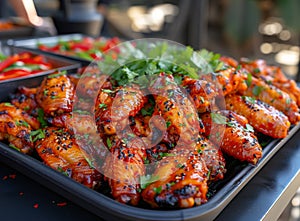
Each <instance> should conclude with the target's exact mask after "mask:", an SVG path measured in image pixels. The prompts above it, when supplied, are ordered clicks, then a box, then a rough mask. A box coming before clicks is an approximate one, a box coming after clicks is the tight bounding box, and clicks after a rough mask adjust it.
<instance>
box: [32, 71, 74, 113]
mask: <svg viewBox="0 0 300 221" xmlns="http://www.w3.org/2000/svg"><path fill="white" fill-rule="evenodd" d="M73 98H74V86H73V84H72V83H71V81H70V79H69V78H68V76H67V75H66V74H63V73H57V74H52V75H49V76H48V77H46V78H45V79H44V80H43V82H42V84H41V86H40V87H38V90H37V94H36V100H37V103H38V104H39V106H40V107H41V108H43V110H44V112H45V114H46V115H49V116H55V115H60V114H63V113H70V112H71V111H72V104H73Z"/></svg>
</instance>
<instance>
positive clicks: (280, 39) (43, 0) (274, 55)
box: [0, 0, 300, 81]
mask: <svg viewBox="0 0 300 221" xmlns="http://www.w3.org/2000/svg"><path fill="white" fill-rule="evenodd" d="M1 1H4V0H1ZM70 2H77V3H78V2H85V3H86V4H90V5H91V4H92V5H94V6H95V7H96V10H97V12H98V13H99V14H101V16H102V17H103V22H102V24H101V29H100V30H99V33H98V32H97V33H96V35H102V36H108V37H110V36H119V37H120V38H123V39H135V38H145V37H157V38H165V39H170V40H173V41H176V42H179V43H182V44H185V45H190V46H192V47H193V48H195V49H201V48H206V49H208V50H212V51H214V52H217V53H221V54H223V55H228V56H232V57H234V58H236V59H239V58H240V57H248V58H263V59H266V60H267V62H268V63H269V64H277V65H280V66H281V67H282V68H283V70H284V72H285V73H286V74H287V75H288V76H289V77H290V78H295V79H298V81H299V78H300V77H299V75H298V74H297V73H299V51H300V49H299V42H300V24H299V21H300V13H299V12H300V1H299V0H184V1H183V0H181V1H180V0H152V1H147V0H60V1H59V0H34V3H35V6H36V9H37V12H38V15H39V16H41V17H49V18H55V19H56V20H57V17H59V16H58V15H59V14H61V13H62V12H61V11H62V8H64V7H62V3H64V5H66V4H67V3H70ZM2 11H3V9H2ZM65 11H67V12H68V13H69V14H71V13H70V12H69V11H70V10H69V11H68V10H65ZM78 13H79V11H77V13H75V17H77V18H80V16H81V15H80V14H78ZM4 14H5V16H6V17H7V16H11V15H14V12H13V9H9V10H5V13H4ZM89 15H91V11H89ZM83 17H84V15H83ZM82 19H86V18H82ZM91 19H92V18H91ZM55 28H57V33H58V34H62V33H66V26H63V28H60V27H58V26H57V22H56V24H55ZM62 31H65V32H62ZM73 32H74V31H73ZM76 32H77V33H80V32H83V33H86V32H85V30H84V29H83V28H81V29H78V30H76ZM27 34H28V33H27ZM31 34H32V35H41V34H43V35H45V32H41V31H40V32H39V31H35V32H32V33H31ZM93 34H94V35H95V33H93ZM0 37H1V35H0Z"/></svg>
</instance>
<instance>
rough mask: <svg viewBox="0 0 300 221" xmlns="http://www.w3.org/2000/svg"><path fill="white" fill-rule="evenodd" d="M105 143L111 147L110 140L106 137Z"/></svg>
mask: <svg viewBox="0 0 300 221" xmlns="http://www.w3.org/2000/svg"><path fill="white" fill-rule="evenodd" d="M106 144H107V147H108V148H109V149H110V148H111V147H112V142H111V140H110V139H109V137H108V138H106Z"/></svg>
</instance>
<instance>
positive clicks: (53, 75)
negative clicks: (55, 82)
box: [48, 71, 67, 78]
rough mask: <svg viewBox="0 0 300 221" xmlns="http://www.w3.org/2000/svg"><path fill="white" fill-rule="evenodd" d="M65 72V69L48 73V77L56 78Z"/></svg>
mask: <svg viewBox="0 0 300 221" xmlns="http://www.w3.org/2000/svg"><path fill="white" fill-rule="evenodd" d="M66 74H67V72H66V71H60V72H58V73H55V74H50V75H48V78H57V77H60V76H63V75H66Z"/></svg>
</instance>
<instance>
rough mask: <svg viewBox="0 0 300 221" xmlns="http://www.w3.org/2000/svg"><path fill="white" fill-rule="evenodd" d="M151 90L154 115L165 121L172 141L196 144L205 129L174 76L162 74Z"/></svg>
mask: <svg viewBox="0 0 300 221" xmlns="http://www.w3.org/2000/svg"><path fill="white" fill-rule="evenodd" d="M149 89H150V91H151V93H152V94H153V96H154V98H155V103H156V106H155V109H156V110H155V113H154V115H160V116H162V118H163V119H164V120H165V122H166V127H167V133H168V135H169V137H170V140H171V141H172V142H173V143H174V144H176V142H177V141H178V140H179V139H180V140H181V141H182V142H184V143H194V142H195V140H196V138H197V135H198V133H199V131H201V130H202V129H203V127H201V126H202V124H201V121H200V120H199V118H198V115H197V111H196V109H195V106H194V105H193V103H192V102H191V101H190V100H189V99H188V97H187V95H186V94H184V93H183V91H182V90H181V88H180V87H179V86H177V85H176V82H175V81H174V78H173V76H172V75H167V74H164V73H161V74H160V75H159V76H157V78H156V79H155V80H154V81H153V84H152V85H151V86H150V88H149Z"/></svg>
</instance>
